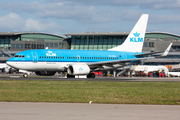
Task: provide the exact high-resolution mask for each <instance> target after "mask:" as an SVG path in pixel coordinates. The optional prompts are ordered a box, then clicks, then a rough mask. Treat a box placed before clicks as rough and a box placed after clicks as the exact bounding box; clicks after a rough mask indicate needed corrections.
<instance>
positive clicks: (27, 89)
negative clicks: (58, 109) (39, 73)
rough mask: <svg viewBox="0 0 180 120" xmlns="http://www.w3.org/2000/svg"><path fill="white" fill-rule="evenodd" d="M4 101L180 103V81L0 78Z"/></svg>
mask: <svg viewBox="0 0 180 120" xmlns="http://www.w3.org/2000/svg"><path fill="white" fill-rule="evenodd" d="M0 101H9V102H11V101H15V102H60V103H88V102H89V101H93V103H112V104H167V105H170V104H171V105H180V82H105V81H103V82H98V81H35V80H34V81H20V80H17V81H15V80H14V81H10V80H6V81H5V80H4V81H3V80H0Z"/></svg>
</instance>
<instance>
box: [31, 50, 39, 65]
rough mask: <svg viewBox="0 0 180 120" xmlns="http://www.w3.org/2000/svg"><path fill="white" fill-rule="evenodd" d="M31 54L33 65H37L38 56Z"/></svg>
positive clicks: (34, 53)
mask: <svg viewBox="0 0 180 120" xmlns="http://www.w3.org/2000/svg"><path fill="white" fill-rule="evenodd" d="M31 53H32V56H33V62H34V63H37V62H38V55H37V53H36V52H31Z"/></svg>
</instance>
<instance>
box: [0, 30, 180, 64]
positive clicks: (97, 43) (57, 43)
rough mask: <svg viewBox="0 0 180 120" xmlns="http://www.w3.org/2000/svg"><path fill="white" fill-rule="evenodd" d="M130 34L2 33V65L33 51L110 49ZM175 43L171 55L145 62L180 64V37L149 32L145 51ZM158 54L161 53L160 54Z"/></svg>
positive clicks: (0, 47)
mask: <svg viewBox="0 0 180 120" xmlns="http://www.w3.org/2000/svg"><path fill="white" fill-rule="evenodd" d="M128 34H129V33H128V32H113V33H111V32H109V33H98V32H93V33H89V32H88V33H73V34H65V36H66V37H62V36H59V35H53V34H47V33H38V32H10V33H0V63H4V62H6V60H8V59H9V58H10V57H12V56H13V55H14V54H16V53H18V52H20V51H24V50H29V49H45V48H47V47H48V49H74V50H107V49H110V48H113V47H116V46H118V45H121V44H122V43H123V42H124V40H125V39H126V37H127V36H128ZM171 42H173V45H172V47H171V52H170V53H169V54H168V56H167V57H165V58H159V59H152V60H147V61H144V63H143V64H146V65H167V64H170V65H171V64H179V63H180V60H179V58H180V52H179V51H180V36H179V35H175V34H171V33H164V32H147V33H146V35H145V41H144V46H143V52H144V53H146V52H157V51H164V50H165V49H166V48H167V46H168V45H169V44H170V43H171ZM157 55H158V54H157Z"/></svg>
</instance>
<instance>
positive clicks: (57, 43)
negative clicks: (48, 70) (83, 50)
mask: <svg viewBox="0 0 180 120" xmlns="http://www.w3.org/2000/svg"><path fill="white" fill-rule="evenodd" d="M68 42H69V41H68V40H67V39H65V38H64V37H62V36H59V35H53V34H47V33H38V32H10V33H0V63H4V62H6V60H8V59H9V58H10V57H12V56H14V55H15V54H16V53H18V52H20V51H24V50H29V49H44V48H46V47H48V48H49V49H70V46H69V43H68Z"/></svg>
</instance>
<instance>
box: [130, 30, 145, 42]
mask: <svg viewBox="0 0 180 120" xmlns="http://www.w3.org/2000/svg"><path fill="white" fill-rule="evenodd" d="M133 35H134V37H130V42H143V38H141V37H139V36H140V33H138V32H136V33H133Z"/></svg>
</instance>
